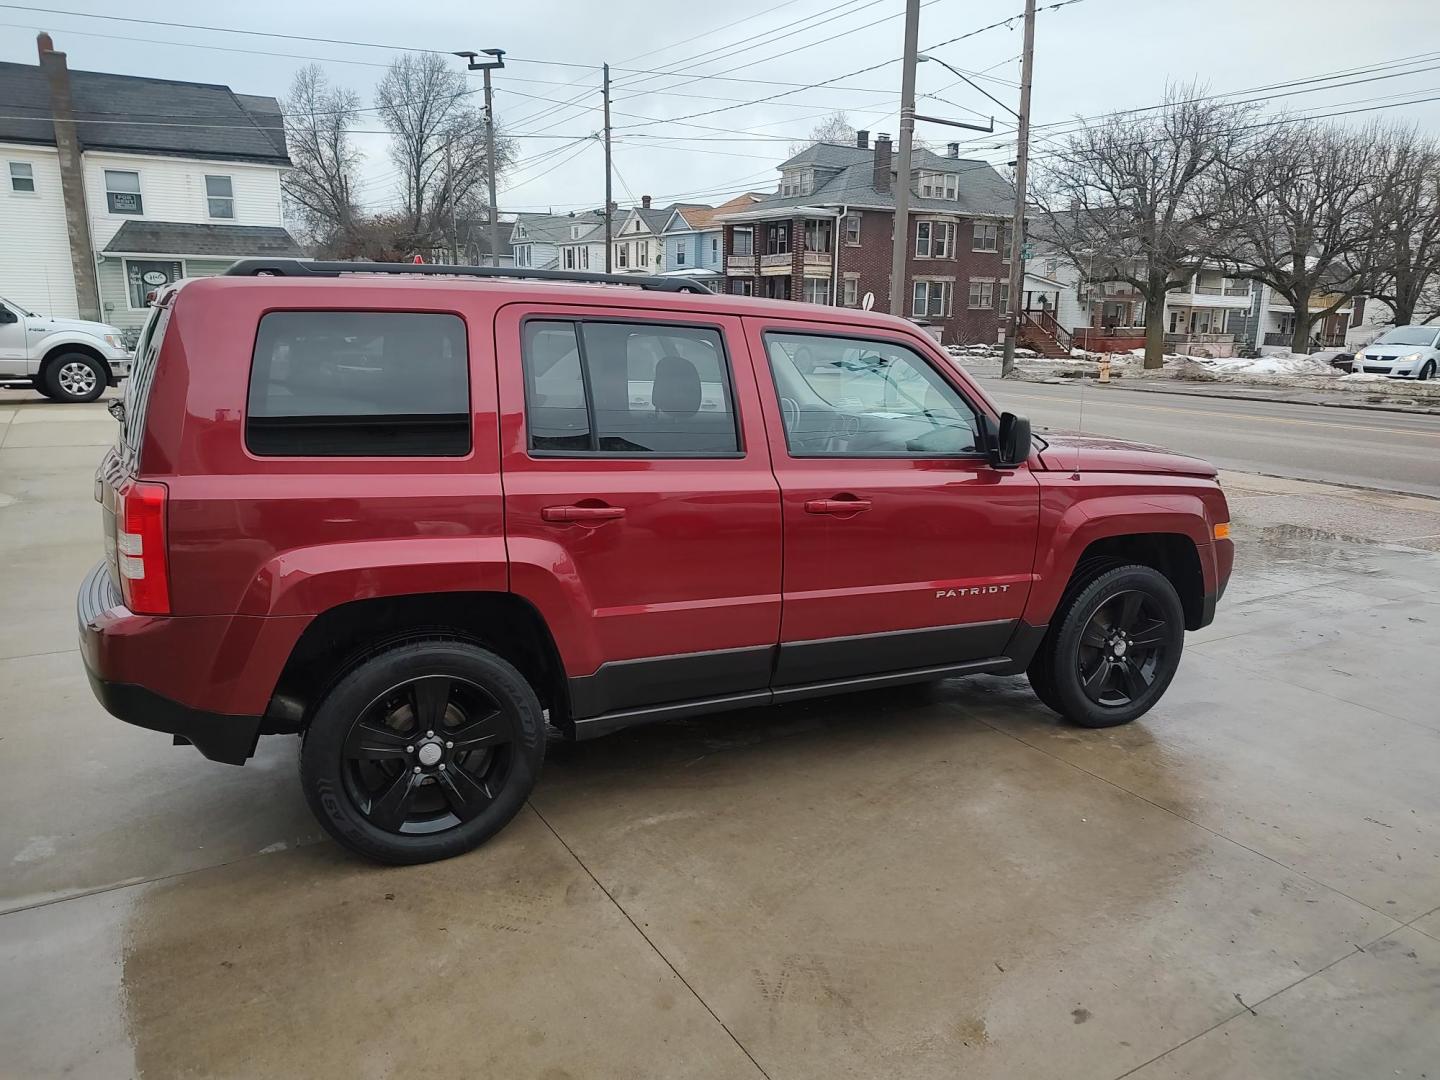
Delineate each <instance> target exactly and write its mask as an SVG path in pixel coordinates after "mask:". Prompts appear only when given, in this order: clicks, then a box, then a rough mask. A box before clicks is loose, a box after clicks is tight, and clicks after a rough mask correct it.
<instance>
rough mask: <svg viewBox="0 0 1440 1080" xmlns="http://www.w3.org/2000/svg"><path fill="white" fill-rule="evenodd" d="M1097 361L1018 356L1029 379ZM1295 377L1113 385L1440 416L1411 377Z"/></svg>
mask: <svg viewBox="0 0 1440 1080" xmlns="http://www.w3.org/2000/svg"><path fill="white" fill-rule="evenodd" d="M952 359H953V360H954V361H955V362H956V363H958V364H960V365H961V366H962V367H964V369H965V370H966V371H968V372H969V373H970V374H971V375H975V376H978V377H981V378H998V377H999V375H1000V361H999V359H998V358H992V357H988V356H980V357H973V356H954V357H952ZM1091 367H1093V366H1092V365H1084V364H1081V363H1079V362H1077V363H1076V364H1074V365H1071V364H1066V363H1054V362H1036V361H1029V360H1024V359H1022V360H1019V361H1017V362H1016V365H1015V377H1018V378H1019V379H1021V380H1022V381H1024V382H1039V383H1051V384H1064V383H1073V382H1077V381H1079V380H1080V379H1081V378H1087V377H1088V378H1089V380H1090V381H1091V382H1093V381H1095V379H1094V376H1093V375H1092V376H1086V375H1084V374H1083V372H1084V371H1085V370H1086V369H1087V368H1091ZM1295 383H1296V380H1295V379H1293V378H1292V379H1290V380H1288V381H1285V382H1281V381H1278V380H1277V381H1276V382H1262V381H1259V380H1254V381H1241V380H1238V379H1236V380H1228V379H1227V380H1214V381H1210V380H1206V381H1199V380H1189V379H1177V378H1171V377H1166V376H1158V375H1136V374H1134V373H1133V372H1126V373H1124V374H1116V375H1112V377H1111V380H1110V383H1109V389H1112V390H1138V391H1140V392H1142V393H1158V394H1179V395H1182V396H1190V397H1210V398H1230V399H1232V400H1235V399H1238V400H1244V401H1274V402H1280V403H1282V404H1289V405H1325V406H1329V407H1331V408H1338V409H1371V410H1379V411H1382V412H1408V413H1421V414H1425V415H1432V416H1440V392H1437V391H1435V390H1431V389H1430V387H1431V386H1432V385H1436V384H1432V383H1418V384H1417V383H1415V382H1412V381H1409V380H1398V379H1397V380H1387V381H1386V382H1379V383H1364V384H1362V387H1363V388H1356V389H1344V390H1342V389H1339V388H1338V387H1329V386H1326V385H1324V384H1323V383H1322V384H1320V385H1317V386H1315V387H1313V388H1312V387H1310V386H1304V385H1296V384H1295Z"/></svg>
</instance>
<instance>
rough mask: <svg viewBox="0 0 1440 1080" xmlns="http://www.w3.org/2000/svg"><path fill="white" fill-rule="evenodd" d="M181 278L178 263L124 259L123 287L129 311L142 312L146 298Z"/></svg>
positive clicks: (181, 272) (181, 274)
mask: <svg viewBox="0 0 1440 1080" xmlns="http://www.w3.org/2000/svg"><path fill="white" fill-rule="evenodd" d="M183 276H184V271H183V270H182V269H181V266H180V264H179V263H178V262H172V261H168V260H167V261H164V262H158V261H151V260H143V259H126V260H125V286H126V296H127V299H128V300H129V303H130V309H131V310H132V311H144V310H145V307H146V304H145V298H146V297H147V296H149V295H150V294H151V293H152V292H154V291H155V290H156V289H160V288H164V287H165V286H166V285H168V284H170V282H172V281H179V280H180V278H182V277H183Z"/></svg>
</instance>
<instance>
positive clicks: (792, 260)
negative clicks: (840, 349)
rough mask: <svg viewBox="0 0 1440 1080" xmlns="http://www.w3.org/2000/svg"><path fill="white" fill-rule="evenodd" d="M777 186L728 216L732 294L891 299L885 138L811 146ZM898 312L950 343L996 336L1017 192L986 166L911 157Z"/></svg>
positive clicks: (889, 167)
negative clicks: (902, 300) (902, 301)
mask: <svg viewBox="0 0 1440 1080" xmlns="http://www.w3.org/2000/svg"><path fill="white" fill-rule="evenodd" d="M779 169H780V187H779V190H778V192H777V193H776V194H774V195H772V196H769V197H767V198H766V199H764V200H763V201H761V202H760V203H758V204H756V205H755V206H754V207H753V208H752V209H748V210H745V211H741V212H737V213H731V214H726V215H723V216H722V217H721V218H720V220H721V221H723V222H724V226H725V253H726V255H725V274H726V285H727V288H728V289H729V291H731V292H733V293H740V294H744V295H754V296H768V297H773V298H776V299H781V300H799V301H805V302H809V303H816V304H833V305H841V306H846V307H860V306H861V303H862V299H863V297H864V296H865V294H866V293H873V294H874V296H875V307H876V308H877V309H878V310H881V311H884V310H888V308H889V303H890V252H891V244H892V241H893V237H894V232H893V230H894V225H895V194H894V192H895V183H896V182H897V178H896V175H895V161H894V155H893V153H892V146H891V141H890V137H889V136H888V135H880V136H878V137H877V138H876V139H875V142H874V146H873V147H872V146H871V144H870V137H869V132H866V131H861V132H857V133H856V138H855V145H854V146H842V145H838V144H835V143H816V144H815V145H813V146H810V147H807V148H806V149H805V150H803V151H801V152H800V153H798V154H796V155H794V156H793V157H791V158H790V159H789V160H787V161H785V162H783V163H782V164H781V165H780V166H779ZM910 189H911V193H912V198H911V207H910V220H909V223H908V229H907V232H908V237H907V240H906V252H907V255H906V267H905V282H904V285H903V289H904V292H903V296H904V298H905V304H904V309H903V310H904V312H905V314H906V315H907V316H909V317H910V318H912V319H914V320H915V321H916V322H919V323H922V324H924V325H925V326H926V327H927V328H928V329H929V331H930V332H931V333H932V334H934V335H935V336H936V337H937V338H938V339H939V340H940V341H941V342H943V343H945V344H968V343H972V342H994V341H998V340H999V338H1000V334H1001V321H1002V315H1003V313H1004V312H1005V308H1006V303H1007V299H1008V296H1007V293H1008V291H1009V290H1008V282H1009V276H1010V261H1009V255H1010V243H1009V237H1010V219H1011V206H1012V204H1013V201H1014V197H1015V196H1014V188H1013V187H1012V186H1011V185H1010V184H1009V183H1008V182H1007V181H1006V180H1004V179H1003V178H1002V177H1001V176H1000V174H999V173H997V172H996V171H995V169H994V167H993V166H991V165H990V163H989V162H985V161H972V160H967V159H965V158H962V157H960V156H959V147H958V146H957V145H956V144H954V143H952V144H950V146H949V147H948V153H947V154H946V155H945V156H941V155H939V154H935V153H932V152H931V151H929V150H917V151H916V152H915V154H914V162H913V167H912V174H911V177H910Z"/></svg>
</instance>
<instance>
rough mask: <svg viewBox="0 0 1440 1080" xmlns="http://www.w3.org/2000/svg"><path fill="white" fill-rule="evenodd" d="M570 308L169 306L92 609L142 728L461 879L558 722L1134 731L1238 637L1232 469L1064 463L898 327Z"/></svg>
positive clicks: (742, 306) (378, 847)
mask: <svg viewBox="0 0 1440 1080" xmlns="http://www.w3.org/2000/svg"><path fill="white" fill-rule="evenodd" d="M497 273H498V275H501V276H496V275H497ZM436 275H439V276H436ZM556 277H560V278H565V277H567V275H565V274H562V273H560V272H558V271H548V272H547V271H528V272H527V271H513V270H505V271H499V272H497V271H489V272H487V271H484V270H479V269H473V268H468V269H459V268H455V269H453V270H450V271H447V269H446V268H444V267H433V266H408V265H407V266H397V265H393V264H368V265H367V264H354V263H311V264H302V263H298V262H287V261H284V260H278V261H266V262H262V261H247V262H242V263H238V264H236V266H235V267H234V268H233V269H232V270H231V271H230V272H229V274H228V275H226V276H222V277H216V278H209V279H204V280H198V281H192V282H187V283H182V284H179V285H174V286H169V287H167V288H166V289H164V290H162V291H161V293H160V295H159V296H158V297H157V299H156V307H155V309H154V311H153V313H152V315H151V318H150V320H149V322H148V323H147V325H146V327H145V330H144V332H143V334H142V337H141V340H140V343H139V347H138V350H137V360H136V369H135V374H134V377H133V378H132V379H131V380H130V382H129V383H128V385H127V387H126V391H125V396H124V400H123V403H122V407H121V408H119V409H117V410H116V411H117V412H119V413H121V414H122V416H123V418H122V420H121V425H120V432H119V437H118V439H117V442H116V444H115V446H114V448H113V449H112V450H111V451H109V453H108V454H107V455H106V457H105V459H104V461H103V463H102V464H101V466H100V470H99V474H98V477H97V483H96V491H97V497H98V498H99V500H100V502H101V505H102V516H103V521H104V536H105V540H106V556H105V558H104V560H103V561H101V562H100V563H99V564H98V565H97V566H96V567H95V569H94V570H93V571H92V572H91V573H90V575H89V576H88V577H87V578H86V579H85V582H84V584H83V585H82V586H81V589H80V594H79V600H78V609H79V610H78V615H79V623H80V632H81V643H82V653H83V658H84V663H85V666H86V668H87V670H88V672H89V676H90V680H91V685H92V687H93V689H94V691H95V693H96V695H97V697H98V698H99V700H100V701H101V702H102V704H103V705H104V706H105V708H107V709H108V710H109V711H110V712H112V713H113V714H114V715H115V716H117V717H119V718H120V719H122V720H126V721H129V722H130V723H133V724H138V725H139V726H141V727H146V728H151V729H155V730H158V731H164V732H169V733H172V734H173V735H174V736H176V741H177V742H185V743H191V744H193V745H194V746H195V747H196V748H198V749H199V751H200V752H201V753H202V754H204V755H205V756H206V757H208V758H211V759H213V760H215V761H221V762H229V763H232V764H236V765H238V764H242V763H243V762H245V761H246V760H247V759H248V758H249V757H250V756H251V755H252V754H253V753H254V751H255V748H256V744H257V740H258V739H259V737H260V736H261V735H270V734H283V733H288V734H299V735H300V736H301V738H302V739H303V743H302V749H301V754H300V779H301V783H302V785H303V787H304V790H305V793H306V796H307V798H308V800H309V803H310V806H311V807H312V809H313V810H314V812H315V814H316V815H317V816H318V818H319V819H320V821H321V823H322V824H323V825H324V827H325V828H326V829H327V830H328V831H329V832H330V834H331V835H332V836H333V837H335V839H337V840H338V841H340V842H341V843H342V844H345V845H347V846H348V847H350V848H353V849H354V850H355V851H357V852H361V853H363V854H364V855H367V856H369V857H371V858H374V859H377V860H381V861H386V862H395V863H410V862H423V861H427V860H431V859H438V858H445V857H447V856H451V855H455V854H458V853H460V852H463V851H466V850H468V849H470V848H472V847H474V846H475V845H476V844H478V843H480V842H481V841H483V840H484V839H486V838H487V837H489V836H491V835H492V834H494V833H495V832H496V831H497V830H499V829H500V828H501V827H502V826H503V825H504V824H505V823H506V822H507V821H508V820H509V819H510V818H511V817H512V816H513V815H514V814H515V813H516V812H517V811H518V810H519V808H520V806H521V805H522V804H523V802H524V800H525V798H526V796H527V795H528V794H529V792H530V790H531V788H532V787H533V786H534V784H535V780H536V777H537V775H538V774H539V771H540V766H541V760H542V758H543V756H544V753H545V746H546V737H547V725H548V726H549V727H550V728H554V729H558V731H559V732H561V733H563V735H564V736H566V737H568V738H572V739H588V738H591V737H593V736H596V735H602V734H605V733H607V732H612V731H615V730H617V729H620V728H624V727H628V726H630V725H634V724H643V723H649V722H652V721H658V720H666V719H670V718H674V717H683V716H695V715H698V714H702V713H716V712H722V711H726V710H731V709H738V708H742V707H745V706H753V705H765V704H770V703H778V702H790V701H796V700H799V699H802V698H810V697H816V696H821V695H827V694H834V693H838V692H841V691H848V690H866V689H876V688H883V687H893V686H897V685H900V684H905V683H916V682H923V681H927V680H935V679H941V678H947V677H950V676H956V675H966V674H973V673H977V672H1000V673H1015V674H1018V673H1020V672H1026V673H1028V675H1029V678H1030V682H1031V684H1032V685H1033V686H1034V688H1035V691H1036V693H1037V695H1038V696H1039V698H1040V699H1041V700H1042V701H1043V702H1044V703H1045V704H1046V705H1048V706H1049V707H1050V708H1052V709H1054V710H1055V711H1056V712H1058V713H1060V714H1062V715H1063V716H1065V717H1068V718H1069V719H1070V720H1072V721H1074V722H1075V723H1078V724H1081V725H1084V726H1087V727H1105V726H1109V725H1113V724H1123V723H1125V722H1127V721H1130V720H1134V719H1135V718H1136V717H1138V716H1141V715H1142V714H1144V713H1145V712H1146V711H1147V710H1149V709H1150V708H1151V707H1152V706H1154V704H1155V703H1156V702H1157V701H1158V700H1159V699H1160V696H1161V695H1162V694H1163V693H1164V692H1165V689H1166V687H1167V686H1168V685H1169V683H1170V680H1171V678H1172V676H1173V675H1174V674H1175V670H1176V666H1177V665H1178V663H1179V661H1180V654H1181V649H1182V646H1183V644H1184V633H1185V631H1186V630H1187V629H1189V630H1195V629H1198V628H1200V627H1202V626H1205V625H1207V624H1208V623H1209V622H1210V621H1211V619H1212V617H1213V615H1214V611H1215V605H1216V602H1217V601H1218V600H1219V599H1220V597H1221V594H1222V593H1223V592H1224V589H1225V585H1226V582H1227V580H1228V578H1229V575H1230V568H1231V562H1232V558H1233V550H1232V547H1231V542H1230V540H1229V539H1228V535H1229V524H1228V522H1229V514H1228V510H1227V506H1226V500H1225V496H1224V494H1223V493H1222V492H1221V490H1220V487H1219V485H1218V484H1217V482H1216V473H1215V469H1214V467H1213V466H1211V465H1209V464H1208V463H1206V462H1204V461H1199V460H1196V459H1195V458H1191V457H1184V456H1181V455H1179V454H1174V453H1169V452H1167V451H1164V450H1161V449H1158V448H1155V447H1149V446H1140V445H1135V444H1131V443H1124V442H1118V441H1115V440H1112V439H1104V438H1082V437H1063V436H1058V435H1053V436H1049V435H1047V436H1046V437H1044V438H1040V437H1032V435H1031V432H1030V426H1029V424H1028V422H1027V421H1026V420H1025V419H1024V418H1022V417H1019V416H1015V415H1013V414H1011V413H1007V412H1002V411H1001V410H1000V409H999V408H998V407H997V406H996V405H995V404H994V403H993V402H992V401H991V400H990V398H989V397H988V396H987V395H986V394H985V393H984V391H982V390H981V389H980V388H979V387H978V386H977V385H976V384H975V383H974V382H973V381H972V380H971V379H970V378H969V377H968V376H967V375H966V374H965V373H964V372H963V371H960V370H959V369H958V368H957V367H956V365H954V364H952V363H950V362H949V361H948V359H947V358H946V355H945V354H944V353H943V352H942V351H941V350H940V348H939V346H937V345H936V343H935V342H934V341H933V339H931V338H930V337H929V336H928V335H926V334H925V333H924V332H922V331H921V330H919V329H917V328H916V327H915V326H914V325H912V324H911V323H909V322H906V321H904V320H902V319H899V318H894V317H891V316H889V315H881V314H877V313H865V312H858V311H854V310H849V309H838V308H823V307H812V306H799V305H795V304H790V303H784V302H775V301H768V300H758V299H750V298H745V297H737V296H718V295H710V294H708V292H706V290H704V289H703V288H697V287H695V286H693V285H691V284H688V283H685V282H683V281H678V282H677V281H676V280H675V279H673V278H670V279H667V278H645V277H638V276H624V277H620V276H617V277H613V278H611V277H607V276H605V275H585V274H574V275H568V278H569V279H570V280H572V281H575V280H578V281H579V282H580V283H578V284H576V283H563V282H557V281H554V280H552V279H553V278H556ZM534 279H538V280H534ZM622 283H623V284H622Z"/></svg>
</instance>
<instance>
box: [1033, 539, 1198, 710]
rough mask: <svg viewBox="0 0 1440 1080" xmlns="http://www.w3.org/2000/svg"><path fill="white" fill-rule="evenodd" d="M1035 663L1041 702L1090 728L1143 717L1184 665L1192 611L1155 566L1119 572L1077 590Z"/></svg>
mask: <svg viewBox="0 0 1440 1080" xmlns="http://www.w3.org/2000/svg"><path fill="white" fill-rule="evenodd" d="M1056 614H1057V619H1058V621H1057V623H1056V624H1055V625H1054V626H1052V628H1051V633H1050V634H1048V635H1047V636H1046V639H1045V642H1044V644H1042V645H1041V654H1040V655H1038V656H1037V657H1036V660H1035V662H1033V663H1032V664H1031V685H1032V686H1034V688H1035V693H1036V696H1037V697H1039V698H1040V700H1041V701H1043V702H1044V703H1045V704H1046V705H1048V706H1050V708H1052V709H1054V710H1055V711H1056V712H1058V713H1060V715H1062V716H1064V717H1066V718H1067V719H1069V720H1073V721H1074V722H1075V723H1077V724H1081V725H1083V726H1085V727H1112V726H1114V725H1116V724H1125V723H1129V722H1130V721H1131V720H1134V719H1135V718H1136V717H1138V716H1143V715H1144V714H1145V713H1146V712H1148V711H1149V710H1150V709H1151V707H1152V706H1154V704H1155V703H1156V702H1157V701H1159V700H1160V698H1161V696H1162V695H1163V694H1164V693H1165V690H1166V688H1167V687H1168V686H1169V685H1170V680H1171V679H1173V678H1174V676H1175V671H1176V669H1177V668H1178V667H1179V665H1180V652H1181V648H1182V646H1183V644H1184V638H1185V612H1184V609H1183V608H1182V607H1181V604H1180V597H1179V596H1178V595H1177V594H1176V592H1175V587H1174V586H1173V585H1171V584H1170V582H1169V580H1168V579H1166V577H1165V576H1164V575H1163V574H1161V573H1160V572H1159V571H1157V570H1154V569H1152V568H1151V567H1148V566H1138V565H1130V566H1117V567H1114V568H1112V569H1108V570H1104V571H1102V572H1100V573H1099V574H1097V575H1096V576H1094V577H1093V578H1091V579H1090V580H1089V581H1088V583H1087V584H1084V585H1083V586H1082V587H1079V588H1075V589H1073V591H1071V592H1070V593H1068V594H1067V596H1066V600H1065V601H1062V605H1061V610H1060V611H1058V612H1057V613H1056Z"/></svg>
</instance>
